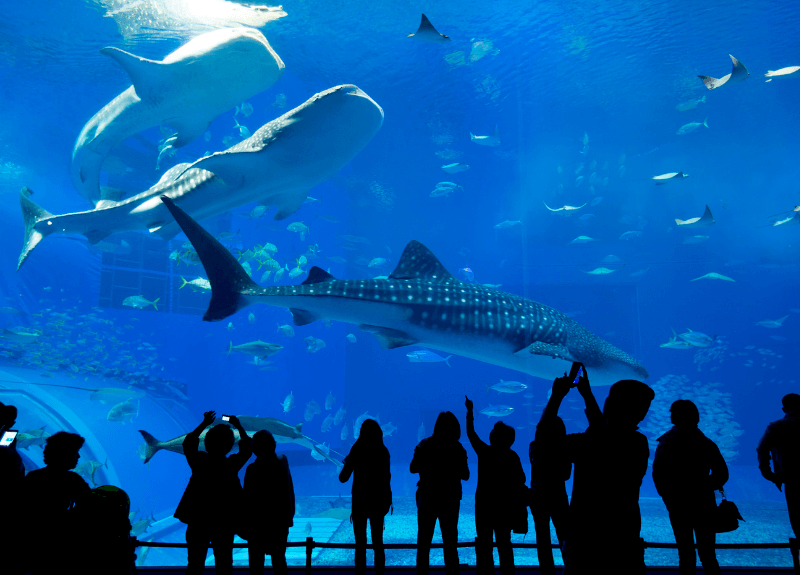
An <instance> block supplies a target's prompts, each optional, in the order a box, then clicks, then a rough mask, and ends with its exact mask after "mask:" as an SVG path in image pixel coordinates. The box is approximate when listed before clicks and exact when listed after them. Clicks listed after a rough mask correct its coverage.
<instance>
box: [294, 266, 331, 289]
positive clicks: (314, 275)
mask: <svg viewBox="0 0 800 575" xmlns="http://www.w3.org/2000/svg"><path fill="white" fill-rule="evenodd" d="M332 281H336V278H335V277H333V276H332V275H331V274H329V273H328V272H326V271H325V270H324V269H322V268H318V267H317V266H313V267H312V268H311V269H310V270H308V277H307V278H306V279H305V281H304V282H303V283H301V284H300V285H308V284H320V283H325V282H332Z"/></svg>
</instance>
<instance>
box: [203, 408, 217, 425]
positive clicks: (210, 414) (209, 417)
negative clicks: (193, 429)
mask: <svg viewBox="0 0 800 575" xmlns="http://www.w3.org/2000/svg"><path fill="white" fill-rule="evenodd" d="M216 418H217V412H216V411H206V412H205V413H204V414H203V423H205V424H206V425H211V424H212V423H214V420H215V419H216Z"/></svg>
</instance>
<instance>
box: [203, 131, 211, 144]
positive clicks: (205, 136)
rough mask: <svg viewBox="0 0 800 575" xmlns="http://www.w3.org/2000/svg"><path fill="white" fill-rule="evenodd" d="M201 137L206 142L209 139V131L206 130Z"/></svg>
mask: <svg viewBox="0 0 800 575" xmlns="http://www.w3.org/2000/svg"><path fill="white" fill-rule="evenodd" d="M203 139H204V140H205V141H206V142H210V141H211V132H208V131H207V132H206V133H205V134H203Z"/></svg>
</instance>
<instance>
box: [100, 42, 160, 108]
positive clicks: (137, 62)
mask: <svg viewBox="0 0 800 575" xmlns="http://www.w3.org/2000/svg"><path fill="white" fill-rule="evenodd" d="M100 53H101V54H105V55H106V56H110V57H111V58H113V59H114V60H115V61H116V62H117V64H119V65H120V66H122V68H123V69H124V70H125V71H126V72H127V73H128V76H130V78H131V82H132V83H133V88H134V89H135V90H136V95H137V96H139V98H141V99H142V100H144V99H149V98H150V97H151V93H152V92H153V90H154V89H155V88H157V86H158V85H159V84H161V83H162V79H163V75H164V73H165V72H166V71H167V66H166V65H165V64H163V63H162V62H157V61H156V60H148V59H147V58H141V57H139V56H136V55H134V54H131V53H130V52H126V51H125V50H120V49H119V48H114V47H111V46H109V47H106V48H103V49H102V50H100Z"/></svg>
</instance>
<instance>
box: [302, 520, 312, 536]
mask: <svg viewBox="0 0 800 575" xmlns="http://www.w3.org/2000/svg"><path fill="white" fill-rule="evenodd" d="M311 529H312V527H311V522H310V521H309V522H308V523H306V528H305V529H304V530H303V532H304V533H305V534H306V537H308V536H309V535H311Z"/></svg>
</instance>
